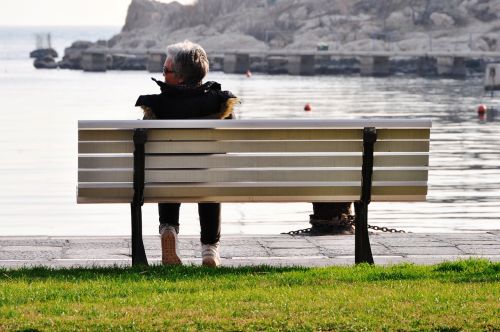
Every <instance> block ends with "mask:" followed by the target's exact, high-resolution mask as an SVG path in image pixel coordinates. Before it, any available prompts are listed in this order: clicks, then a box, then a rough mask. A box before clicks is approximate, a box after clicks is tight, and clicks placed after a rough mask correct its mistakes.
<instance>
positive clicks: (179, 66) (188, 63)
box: [167, 40, 209, 85]
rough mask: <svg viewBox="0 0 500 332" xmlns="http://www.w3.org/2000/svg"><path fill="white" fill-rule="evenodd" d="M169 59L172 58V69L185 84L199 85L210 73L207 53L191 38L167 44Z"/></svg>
mask: <svg viewBox="0 0 500 332" xmlns="http://www.w3.org/2000/svg"><path fill="white" fill-rule="evenodd" d="M167 59H171V60H172V70H173V71H174V72H175V75H176V76H177V77H179V78H182V79H183V80H184V84H188V85H198V84H200V83H201V81H202V80H203V78H204V77H205V75H207V73H208V68H209V64H208V57H207V53H206V52H205V50H204V49H203V47H201V46H200V45H198V44H195V43H193V42H190V41H189V40H185V41H183V42H181V43H177V44H172V45H169V46H167Z"/></svg>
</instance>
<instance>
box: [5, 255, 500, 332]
mask: <svg viewBox="0 0 500 332" xmlns="http://www.w3.org/2000/svg"><path fill="white" fill-rule="evenodd" d="M499 279H500V263H491V262H489V261H486V260H465V261H458V262H452V263H444V264H440V265H435V266H416V265H410V264H405V265H396V266H390V267H381V266H369V265H359V266H355V267H329V268H315V269H307V268H272V267H266V266H261V267H246V268H220V269H206V268H202V267H193V266H187V267H173V268H172V267H170V268H167V267H161V266H154V267H150V268H93V269H61V270H52V269H46V268H31V269H20V270H1V269H0V331H3V330H8V331H10V330H14V331H54V330H78V331H80V330H98V331H101V330H113V331H115V330H141V331H148V330H151V331H158V330H165V331H168V330H181V331H184V330H186V331H192V330H213V331H218V330H231V331H239V330H258V331H262V330H264V331H268V330H269V331H318V330H320V331H365V330H368V331H372V330H375V331H386V330H387V331H394V330H401V331H500V320H499V318H498V317H499V316H500V287H499Z"/></svg>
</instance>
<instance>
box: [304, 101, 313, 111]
mask: <svg viewBox="0 0 500 332" xmlns="http://www.w3.org/2000/svg"><path fill="white" fill-rule="evenodd" d="M304 111H306V112H310V111H312V108H311V104H309V103H307V104H306V105H305V106H304Z"/></svg>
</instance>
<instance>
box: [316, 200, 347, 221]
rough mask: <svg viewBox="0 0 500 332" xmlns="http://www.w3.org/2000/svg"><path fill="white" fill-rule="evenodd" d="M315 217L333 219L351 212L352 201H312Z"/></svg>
mask: <svg viewBox="0 0 500 332" xmlns="http://www.w3.org/2000/svg"><path fill="white" fill-rule="evenodd" d="M312 204H313V215H314V218H315V219H327V220H328V219H332V218H335V217H340V216H341V215H342V214H347V215H349V214H351V203H312Z"/></svg>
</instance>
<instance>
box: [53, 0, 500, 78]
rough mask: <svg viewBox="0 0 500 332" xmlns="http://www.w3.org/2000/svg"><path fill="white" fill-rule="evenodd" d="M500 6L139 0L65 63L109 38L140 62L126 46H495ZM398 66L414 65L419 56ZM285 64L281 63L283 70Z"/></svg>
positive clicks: (128, 64)
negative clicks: (111, 32)
mask: <svg viewBox="0 0 500 332" xmlns="http://www.w3.org/2000/svg"><path fill="white" fill-rule="evenodd" d="M499 12H500V1H499V0H454V1H437V0H432V1H429V0H425V1H424V0H422V1H411V0H400V1H399V0H398V1H374V0H353V1H349V0H294V1H290V0H198V1H195V2H194V4H193V5H189V6H183V5H181V4H179V3H178V2H175V1H174V2H170V3H163V2H159V1H153V0H132V2H131V4H130V6H129V8H128V12H127V17H126V21H125V25H124V27H123V29H122V31H121V32H120V33H119V34H117V35H115V36H113V37H112V38H111V39H110V40H108V41H107V42H105V41H98V42H97V43H91V42H82V41H79V42H75V43H73V45H72V46H71V47H70V48H68V49H66V50H65V56H64V58H63V61H62V62H61V63H60V66H61V68H75V69H78V68H81V63H80V62H81V53H82V50H84V49H86V48H88V47H94V46H102V47H104V48H106V49H107V54H118V55H119V56H116V57H113V59H114V60H116V61H117V62H116V64H115V63H114V61H113V63H112V64H110V66H111V67H113V68H115V67H116V68H124V69H131V70H134V69H139V68H143V66H145V63H144V64H143V63H142V59H141V58H134V57H131V56H123V54H146V53H147V52H148V51H150V50H152V49H154V50H164V49H165V46H166V45H168V44H171V43H175V42H179V41H182V40H185V39H189V40H192V41H194V42H197V43H200V44H201V45H202V46H203V47H204V48H205V49H206V50H207V52H208V53H209V55H210V54H211V53H215V54H216V55H220V54H221V53H223V52H225V51H233V50H253V51H256V52H258V51H268V50H274V49H278V50H302V51H307V50H316V47H317V44H318V42H324V43H326V44H328V45H330V46H331V48H332V49H333V48H334V49H338V50H344V51H350V50H352V51H361V50H363V51H371V50H401V51H408V52H410V51H428V50H430V48H431V46H432V48H433V49H434V50H458V49H460V50H463V51H468V50H469V49H472V50H489V51H494V50H495V49H497V48H498V46H497V43H496V39H497V37H493V36H492V34H493V33H494V32H495V31H498V29H499V27H500V25H499V24H498V16H499V14H498V13H499ZM457 27H460V29H458V28H457ZM467 31H474V32H473V34H474V35H473V36H472V38H471V40H474V42H473V43H468V37H467V36H464V32H467ZM386 40H389V42H385V41H386ZM472 44H474V45H476V46H475V47H474V48H472V46H470V45H472ZM273 61H274V60H273ZM277 62H278V63H279V61H277ZM399 64H400V65H399ZM261 66H263V65H262V64H260V63H259V64H257V65H256V67H257V68H258V67H261ZM321 66H322V67H321V71H328V70H330V69H329V66H330V65H329V64H325V65H323V64H322V65H321ZM396 66H399V67H401V68H402V70H403V71H409V70H410V69H411V68H410V67H411V66H414V64H412V63H407V62H398V63H396ZM281 67H283V66H282V65H280V64H278V66H277V68H280V69H278V71H282V69H281ZM346 70H347V69H346ZM348 70H351V69H348Z"/></svg>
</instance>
